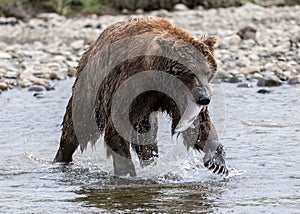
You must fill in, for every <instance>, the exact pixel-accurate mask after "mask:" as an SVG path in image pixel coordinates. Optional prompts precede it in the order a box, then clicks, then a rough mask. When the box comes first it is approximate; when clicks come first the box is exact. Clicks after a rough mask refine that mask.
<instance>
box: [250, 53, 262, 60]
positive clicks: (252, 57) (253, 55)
mask: <svg viewBox="0 0 300 214" xmlns="http://www.w3.org/2000/svg"><path fill="white" fill-rule="evenodd" d="M248 57H249V59H250V60H251V61H259V60H260V57H259V56H258V55H257V54H256V53H251V54H250V55H249V56H248Z"/></svg>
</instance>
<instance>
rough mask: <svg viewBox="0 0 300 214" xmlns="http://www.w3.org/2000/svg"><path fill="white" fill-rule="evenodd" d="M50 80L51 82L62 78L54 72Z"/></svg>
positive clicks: (50, 75)
mask: <svg viewBox="0 0 300 214" xmlns="http://www.w3.org/2000/svg"><path fill="white" fill-rule="evenodd" d="M49 79H50V80H60V78H59V77H58V74H57V73H56V72H54V71H52V72H51V73H50V74H49Z"/></svg>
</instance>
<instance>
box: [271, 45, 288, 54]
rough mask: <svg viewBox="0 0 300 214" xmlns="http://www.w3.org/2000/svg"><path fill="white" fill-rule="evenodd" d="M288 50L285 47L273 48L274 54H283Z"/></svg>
mask: <svg viewBox="0 0 300 214" xmlns="http://www.w3.org/2000/svg"><path fill="white" fill-rule="evenodd" d="M285 52H286V50H285V48H284V47H280V46H279V47H274V48H272V50H271V54H272V55H273V56H281V55H282V54H284V53H285Z"/></svg>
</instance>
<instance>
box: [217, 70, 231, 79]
mask: <svg viewBox="0 0 300 214" xmlns="http://www.w3.org/2000/svg"><path fill="white" fill-rule="evenodd" d="M231 77H232V75H230V74H229V73H227V72H226V71H222V70H219V71H218V72H217V74H216V76H215V78H216V79H227V78H231Z"/></svg>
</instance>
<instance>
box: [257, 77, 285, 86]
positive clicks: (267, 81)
mask: <svg viewBox="0 0 300 214" xmlns="http://www.w3.org/2000/svg"><path fill="white" fill-rule="evenodd" d="M281 84H282V83H281V81H280V80H279V79H278V78H275V77H265V78H262V79H259V80H258V82H257V86H258V87H275V86H280V85H281Z"/></svg>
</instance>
